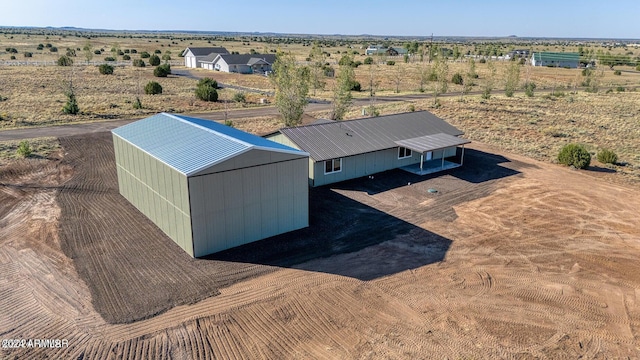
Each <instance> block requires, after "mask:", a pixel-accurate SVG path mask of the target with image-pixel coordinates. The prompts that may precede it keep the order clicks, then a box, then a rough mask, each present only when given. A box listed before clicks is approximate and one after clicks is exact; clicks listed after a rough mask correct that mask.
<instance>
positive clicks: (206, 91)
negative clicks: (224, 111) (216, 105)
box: [196, 78, 218, 101]
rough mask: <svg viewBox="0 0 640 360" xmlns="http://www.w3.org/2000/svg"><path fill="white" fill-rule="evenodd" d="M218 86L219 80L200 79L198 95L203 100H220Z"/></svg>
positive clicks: (197, 88)
mask: <svg viewBox="0 0 640 360" xmlns="http://www.w3.org/2000/svg"><path fill="white" fill-rule="evenodd" d="M217 88H218V82H217V81H215V80H213V79H210V78H204V79H200V81H198V86H197V87H196V97H197V98H198V99H200V100H202V101H218V91H217V90H216V89H217Z"/></svg>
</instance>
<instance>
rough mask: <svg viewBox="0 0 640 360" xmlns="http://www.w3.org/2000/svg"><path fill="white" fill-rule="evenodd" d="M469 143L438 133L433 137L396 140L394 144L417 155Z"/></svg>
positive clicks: (465, 140)
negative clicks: (417, 153)
mask: <svg viewBox="0 0 640 360" xmlns="http://www.w3.org/2000/svg"><path fill="white" fill-rule="evenodd" d="M470 142H471V141H469V140H467V139H462V138H459V137H457V136H452V135H449V134H444V133H438V134H434V135H425V136H420V137H415V138H412V139H406V140H398V141H396V144H397V145H400V146H402V147H406V148H407V149H411V150H413V151H416V152H419V153H425V152H427V151H433V150H440V149H445V148H448V147H453V146H458V145H463V144H468V143H470Z"/></svg>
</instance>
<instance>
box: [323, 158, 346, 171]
mask: <svg viewBox="0 0 640 360" xmlns="http://www.w3.org/2000/svg"><path fill="white" fill-rule="evenodd" d="M340 171H342V158H340V159H331V160H326V161H325V162H324V174H325V175H327V174H333V173H337V172H340Z"/></svg>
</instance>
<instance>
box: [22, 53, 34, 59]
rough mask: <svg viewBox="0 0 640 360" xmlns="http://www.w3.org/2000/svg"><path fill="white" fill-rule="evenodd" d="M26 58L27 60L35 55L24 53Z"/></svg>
mask: <svg viewBox="0 0 640 360" xmlns="http://www.w3.org/2000/svg"><path fill="white" fill-rule="evenodd" d="M24 57H26V58H27V57H33V54H32V53H30V52H25V53H24Z"/></svg>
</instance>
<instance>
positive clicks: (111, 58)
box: [104, 56, 116, 61]
mask: <svg viewBox="0 0 640 360" xmlns="http://www.w3.org/2000/svg"><path fill="white" fill-rule="evenodd" d="M104 61H116V59H115V58H114V57H112V56H107V57H106V58H104Z"/></svg>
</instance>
